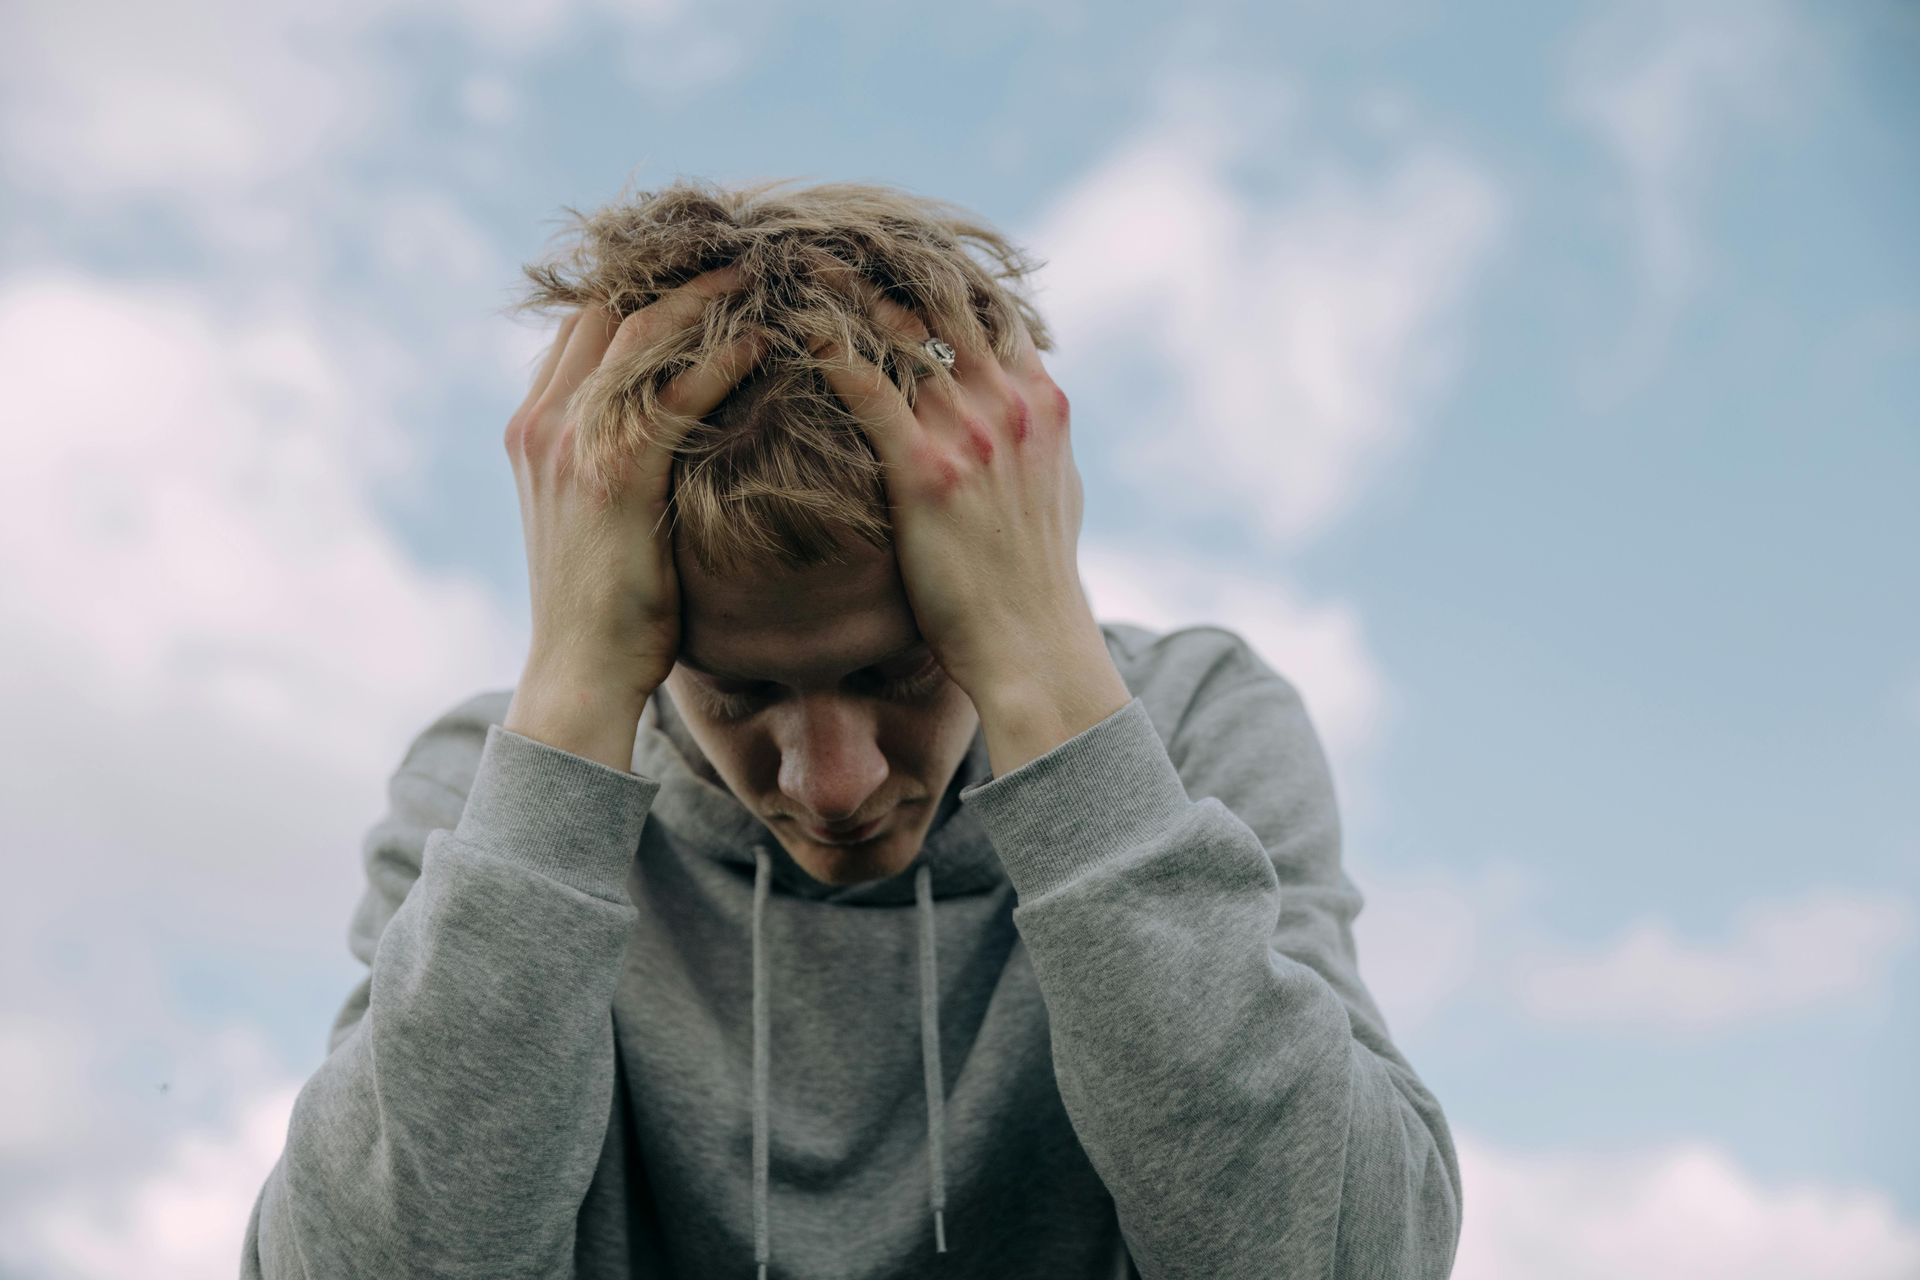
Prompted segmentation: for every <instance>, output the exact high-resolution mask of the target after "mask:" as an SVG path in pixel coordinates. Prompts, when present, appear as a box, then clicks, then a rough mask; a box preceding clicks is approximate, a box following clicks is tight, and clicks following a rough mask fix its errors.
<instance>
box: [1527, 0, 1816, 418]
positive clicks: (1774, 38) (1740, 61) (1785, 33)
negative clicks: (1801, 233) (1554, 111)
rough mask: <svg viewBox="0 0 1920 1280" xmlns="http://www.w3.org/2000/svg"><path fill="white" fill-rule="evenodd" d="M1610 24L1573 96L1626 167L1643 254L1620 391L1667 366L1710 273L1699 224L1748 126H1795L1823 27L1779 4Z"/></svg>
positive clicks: (1636, 14) (1630, 210)
mask: <svg viewBox="0 0 1920 1280" xmlns="http://www.w3.org/2000/svg"><path fill="white" fill-rule="evenodd" d="M1600 15H1601V16H1600V17H1599V18H1598V19H1597V20H1596V21H1595V22H1594V23H1593V24H1592V25H1591V26H1589V27H1588V28H1587V29H1586V30H1585V31H1583V32H1581V33H1580V34H1579V36H1578V37H1577V38H1576V39H1575V41H1574V43H1573V45H1572V52H1571V55H1570V58H1569V63H1568V68H1567V72H1566V77H1567V80H1566V86H1565V90H1564V93H1565V103H1566V107H1567V109H1568V111H1569V112H1571V114H1572V115H1573V116H1574V117H1575V118H1576V119H1577V120H1579V121H1580V122H1581V123H1583V124H1584V125H1586V126H1587V127H1588V128H1590V129H1592V130H1593V131H1594V132H1595V133H1596V134H1597V135H1598V137H1599V138H1600V141H1601V142H1602V144H1603V145H1604V146H1605V147H1606V148H1607V149H1608V150H1609V151H1610V152H1611V153H1612V156H1613V159H1614V161H1615V162H1616V163H1617V164H1618V165H1619V166H1620V170H1621V176H1622V180H1623V182H1624V183H1625V192H1624V195H1625V200H1626V216H1627V217H1628V218H1629V219H1630V221H1631V224H1632V232H1633V235H1634V238H1635V242H1636V247H1637V250H1638V255H1637V262H1638V266H1639V276H1640V291H1641V306H1640V312H1639V314H1638V315H1637V317H1636V318H1635V321H1634V323H1633V326H1632V329H1631V331H1630V332H1629V333H1628V334H1627V335H1626V339H1625V344H1624V346H1623V348H1622V350H1621V351H1620V352H1619V353H1617V354H1616V355H1615V356H1614V357H1613V359H1612V365H1613V368H1612V369H1611V370H1610V371H1609V372H1608V373H1607V374H1606V375H1605V376H1606V378H1607V379H1608V380H1609V381H1611V382H1615V383H1620V382H1631V381H1633V380H1636V379H1638V378H1639V377H1640V376H1642V375H1643V374H1644V373H1645V372H1646V371H1647V370H1648V368H1649V367H1650V366H1651V365H1652V363H1653V362H1654V361H1655V360H1657V358H1658V357H1659V354H1660V350H1661V349H1662V348H1663V347H1664V346H1665V344H1666V341H1667V338H1668V336H1669V335H1670V333H1671V331H1672V328H1673V324H1674V322H1675V320H1676V319H1677V318H1678V317H1679V314H1680V312H1681V310H1682V309H1683V307H1684V306H1685V304H1686V301H1687V299H1688V298H1689V297H1691V296H1692V294H1693V293H1694V292H1695V290H1696V289H1697V288H1698V287H1699V286H1700V282H1701V279H1702V277H1703V276H1704V275H1705V274H1706V272H1707V270H1708V267H1709V264H1708V263H1707V262H1705V261H1703V258H1704V254H1705V249H1704V247H1703V245H1702V243H1701V240H1700V237H1699V234H1698V231H1697V229H1696V227H1695V222H1696V221H1697V219H1698V218H1699V216H1700V213H1701V206H1702V204H1703V203H1704V201H1705V198H1706V195H1707V189H1708V186H1709V184H1710V182H1711V180H1712V178H1713V176H1714V172H1715V169H1716V167H1717V161H1718V160H1719V158H1720V156H1721V155H1722V154H1723V153H1724V152H1725V151H1726V150H1727V149H1728V147H1729V145H1730V144H1731V143H1732V141H1733V140H1734V138H1735V136H1736V134H1737V132H1738V130H1739V129H1740V128H1741V127H1742V126H1744V125H1748V124H1764V125H1773V126H1778V125H1779V124H1781V123H1782V122H1783V121H1787V120H1790V116H1791V111H1792V108H1793V106H1794V104H1795V103H1797V102H1802V101H1805V99H1806V94H1807V90H1808V88H1809V82H1810V81H1811V79H1812V78H1813V77H1814V76H1815V75H1816V73H1817V72H1818V71H1819V70H1820V68H1821V60H1820V59H1821V53H1820V49H1819V46H1818V43H1817V39H1816V37H1817V34H1818V33H1817V31H1816V29H1815V28H1813V27H1812V26H1811V25H1809V24H1807V23H1803V22H1801V21H1799V20H1798V18H1797V17H1796V16H1795V15H1794V14H1793V12H1792V11H1791V10H1790V9H1789V8H1788V7H1786V6H1785V5H1783V4H1780V3H1778V2H1777V0H1714V2H1712V3H1696V4H1689V5H1678V6H1675V5H1648V4H1619V5H1611V6H1604V7H1603V8H1602V9H1601V10H1600ZM1589 376H1592V375H1591V374H1590V375H1589Z"/></svg>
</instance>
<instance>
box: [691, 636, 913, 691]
mask: <svg viewBox="0 0 1920 1280" xmlns="http://www.w3.org/2000/svg"><path fill="white" fill-rule="evenodd" d="M926 647H927V642H926V640H925V639H924V638H923V637H921V636H919V635H915V636H914V638H913V639H912V640H911V641H910V642H908V643H906V644H904V645H903V644H899V643H895V644H890V645H881V646H874V645H867V646H864V647H861V648H857V649H855V648H850V647H849V646H846V645H834V646H833V647H832V648H831V649H830V650H822V651H820V652H817V653H809V654H808V655H806V656H805V657H802V658H800V659H799V660H798V661H796V660H795V658H796V653H795V651H794V650H792V649H786V650H784V651H783V652H782V653H780V654H779V655H777V656H769V657H768V658H767V660H765V661H755V660H753V658H752V657H751V656H749V655H746V654H742V653H739V652H732V651H728V650H722V651H720V652H719V653H718V654H716V655H707V656H699V655H696V654H694V653H692V652H691V651H690V650H689V649H688V648H687V647H686V646H682V647H681V650H680V653H679V656H678V658H677V661H678V662H679V663H680V664H681V665H682V666H684V667H688V668H691V669H692V670H694V671H698V672H699V673H700V674H701V675H705V676H712V677H713V678H714V679H716V680H741V681H752V680H771V681H775V682H781V681H784V680H785V679H786V678H787V677H788V676H796V675H798V676H805V675H810V674H815V673H825V672H847V671H859V670H862V669H864V668H866V667H877V666H883V665H885V664H886V663H889V662H894V661H899V660H902V659H905V658H908V657H911V656H913V655H915V654H918V653H921V652H923V651H924V650H925V649H926Z"/></svg>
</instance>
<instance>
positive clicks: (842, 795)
mask: <svg viewBox="0 0 1920 1280" xmlns="http://www.w3.org/2000/svg"><path fill="white" fill-rule="evenodd" d="M790 710H791V712H792V715H791V718H790V719H789V720H788V722H787V723H786V724H785V725H784V726H783V733H782V735H781V739H782V740H781V743H780V790H781V791H782V792H783V793H785V794H786V795H788V796H790V797H792V798H793V799H794V800H796V801H798V802H799V803H800V804H801V805H802V806H804V807H805V808H806V810H807V814H808V815H810V816H811V817H814V818H817V819H818V820H820V821H821V822H845V821H847V820H848V819H851V818H856V817H859V816H860V815H861V813H862V809H863V806H864V805H865V804H866V802H867V798H868V797H869V796H871V795H872V794H873V793H874V791H875V790H876V789H877V788H878V787H879V786H880V784H881V783H883V782H885V781H886V779H887V757H886V754H885V753H884V752H882V751H881V750H880V744H879V742H878V741H877V740H876V738H875V733H874V730H875V728H876V725H875V723H874V717H873V713H872V712H871V711H867V710H862V709H861V708H860V707H858V706H856V705H854V704H852V703H849V702H847V701H846V700H844V699H840V698H833V697H821V698H807V697H802V698H799V699H797V700H796V701H795V702H794V703H793V704H792V706H791V708H790ZM869 816H871V815H869Z"/></svg>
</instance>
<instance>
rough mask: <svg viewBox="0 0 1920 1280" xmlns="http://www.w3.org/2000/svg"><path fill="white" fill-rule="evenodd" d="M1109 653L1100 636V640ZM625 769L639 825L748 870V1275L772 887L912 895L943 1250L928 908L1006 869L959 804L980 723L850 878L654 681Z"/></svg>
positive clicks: (880, 896)
mask: <svg viewBox="0 0 1920 1280" xmlns="http://www.w3.org/2000/svg"><path fill="white" fill-rule="evenodd" d="M1108 648H1109V652H1111V651H1112V640H1111V638H1109V640H1108ZM633 771H634V772H635V773H637V774H640V775H641V776H643V777H648V778H653V779H655V780H657V781H658V782H659V783H660V790H659V792H658V794H656V796H655V797H654V800H653V806H652V810H651V813H650V815H649V817H650V820H651V821H653V822H656V823H659V824H660V825H661V826H663V827H665V828H666V829H667V830H669V831H671V832H672V833H673V834H674V835H675V836H676V837H677V838H678V840H679V841H680V842H681V843H683V844H685V845H687V846H690V847H692V848H694V849H696V850H698V851H699V852H700V853H701V854H703V855H705V856H707V857H710V858H712V859H714V860H716V861H719V862H723V863H736V864H739V865H740V866H742V867H743V868H751V869H752V871H753V874H754V901H753V937H752V947H753V1170H752V1178H753V1212H754V1240H755V1261H756V1262H757V1263H758V1264H759V1277H760V1280H765V1277H766V1274H767V1266H768V1263H769V1257H770V1249H769V1241H768V1208H767V1186H768V1173H767V1169H768V1146H769V1141H770V1139H769V1132H768V1130H769V1120H768V1107H767V1081H768V1077H769V1075H770V1073H771V1072H772V1069H773V1068H772V1061H771V1058H772V1047H771V1038H770V1027H769V1022H770V1010H771V1005H772V1001H771V1000H770V999H769V997H768V992H767V982H768V978H767V974H768V967H769V965H770V964H771V963H774V962H773V960H772V958H771V957H770V956H769V955H768V947H767V945H766V942H765V938H764V931H763V928H762V925H763V923H764V920H765V916H766V902H767V899H768V897H769V896H770V895H772V894H781V895H787V896H792V897H796V898H805V899H810V900H813V901H818V902H825V903H835V904H841V905H849V906H857V905H873V906H883V905H896V904H904V903H907V902H913V903H915V904H916V911H917V914H918V930H917V933H918V949H919V1001H920V1010H919V1013H920V1019H919V1021H920V1048H921V1060H922V1063H923V1064H924V1068H925V1070H924V1077H925V1089H926V1115H927V1145H928V1150H929V1151H930V1152H931V1155H932V1160H931V1167H930V1170H929V1178H930V1182H931V1187H930V1191H931V1196H930V1201H931V1205H932V1212H933V1233H934V1247H935V1250H936V1251H937V1252H941V1253H945V1252H946V1250H947V1240H946V1221H945V1214H946V1163H945V1162H946V1143H945V1133H944V1119H945V1115H944V1103H945V1098H944V1096H943V1093H942V1087H941V1081H942V1079H943V1076H942V1071H941V1063H940V1001H939V990H940V983H939V974H938V969H937V964H936V956H937V948H936V931H937V924H936V921H935V906H934V904H935V903H936V902H938V901H939V900H941V899H942V898H947V897H951V896H955V895H970V894H977V893H981V892H984V891H987V890H991V889H993V888H995V887H997V886H999V885H1002V884H1004V883H1006V881H1007V874H1006V871H1005V868H1004V867H1003V866H1002V864H1001V861H1000V857H999V855H998V854H997V853H996V852H995V851H994V847H993V843H992V841H991V840H990V839H989V837H988V835H987V832H986V829H985V828H984V827H983V826H982V825H981V823H980V820H979V817H978V816H977V815H976V814H974V813H972V812H971V811H969V810H968V809H967V808H965V807H964V806H963V805H962V804H961V802H960V801H961V796H962V793H963V792H965V791H968V790H970V789H971V788H973V787H977V786H980V785H983V784H985V783H986V782H988V781H990V780H991V778H992V767H991V764H990V762H989V759H988V754H987V741H986V730H985V728H984V726H981V727H976V729H975V730H974V735H973V741H972V742H971V743H970V744H969V745H968V747H967V752H966V755H965V756H964V757H963V758H962V759H961V761H960V764H959V766H958V767H957V768H956V769H955V770H954V774H953V777H952V778H951V779H950V780H949V781H948V783H947V787H946V790H945V792H944V793H943V795H942V797H941V800H940V804H939V806H938V808H937V809H936V810H935V812H934V817H933V821H932V823H931V824H930V825H929V827H928V830H927V834H926V836H925V837H924V839H923V840H922V843H921V847H920V850H919V852H918V853H916V854H915V855H914V858H913V860H912V861H911V862H910V863H908V864H907V865H906V866H905V867H904V868H903V869H902V870H900V871H899V872H897V873H896V874H894V875H892V876H889V877H887V878H885V879H882V880H871V881H867V882H864V883H861V884H853V885H832V884H826V883H823V882H821V881H819V880H816V879H814V878H813V876H811V875H810V874H808V873H807V871H806V870H805V869H804V868H802V867H801V866H800V864H799V863H797V862H795V861H794V860H793V858H792V856H791V855H790V854H788V853H787V851H786V847H785V846H784V845H783V844H781V842H780V840H779V839H778V838H777V837H776V836H775V835H774V833H773V831H772V830H771V829H770V828H769V827H768V826H767V825H766V824H765V823H764V822H762V821H761V820H760V818H759V817H758V816H757V815H755V814H754V812H753V811H752V810H750V809H748V808H747V807H746V806H745V805H743V804H742V803H741V802H740V800H739V799H738V797H736V796H735V795H734V794H733V792H732V791H731V790H729V789H728V788H727V787H726V785H725V784H724V783H722V782H721V781H720V780H719V777H718V775H717V774H716V773H714V772H713V769H712V766H711V765H710V764H709V763H708V761H707V759H706V756H705V754H704V753H703V752H702V751H701V750H700V747H699V744H698V743H696V742H695V741H694V739H693V736H692V734H691V732H690V731H689V730H688V728H687V726H686V722H685V721H684V720H683V719H682V718H681V716H680V715H679V713H678V711H677V709H676V708H675V706H674V703H673V699H672V697H671V696H670V695H669V693H668V691H667V690H666V688H665V687H661V688H659V689H656V690H655V691H654V694H653V696H652V697H651V698H649V699H648V700H647V705H646V707H645V709H644V710H643V712H642V715H641V719H640V725H639V729H638V732H637V734H636V735H635V741H634V752H633Z"/></svg>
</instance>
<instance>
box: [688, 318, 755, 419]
mask: <svg viewBox="0 0 1920 1280" xmlns="http://www.w3.org/2000/svg"><path fill="white" fill-rule="evenodd" d="M772 345H773V340H772V339H771V338H770V337H769V336H768V335H767V334H766V333H764V332H755V333H750V334H748V335H747V336H746V337H744V338H740V339H737V340H736V341H734V342H733V343H732V344H730V345H729V346H727V347H724V348H722V349H721V350H719V351H716V352H714V353H713V354H712V355H711V356H709V357H707V358H706V359H705V360H703V361H701V362H700V363H699V364H697V365H695V366H694V367H693V368H691V369H689V370H687V371H686V372H685V373H683V374H681V375H680V376H679V377H677V378H675V379H674V380H673V381H672V382H669V383H668V384H667V385H666V386H665V387H664V388H663V389H662V390H661V392H660V403H661V404H663V405H665V406H666V407H667V408H668V409H671V410H672V411H673V412H675V413H681V414H685V415H686V416H688V417H690V418H704V417H706V416H707V415H708V414H710V413H712V412H713V411H714V410H715V409H716V408H718V407H719V405H720V402H721V401H722V400H725V399H726V398H727V396H728V395H729V394H730V393H731V392H732V391H733V389H734V387H735V386H736V385H738V383H739V382H740V380H741V379H742V378H744V377H746V376H747V374H748V373H749V372H751V371H752V369H753V367H754V366H755V365H757V364H759V363H760V361H761V360H763V359H765V358H766V354H767V352H768V350H769V349H770V348H771V347H772Z"/></svg>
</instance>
